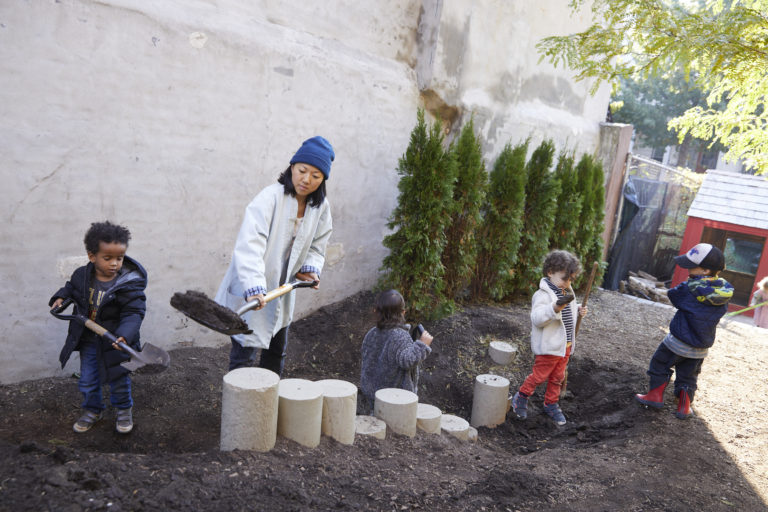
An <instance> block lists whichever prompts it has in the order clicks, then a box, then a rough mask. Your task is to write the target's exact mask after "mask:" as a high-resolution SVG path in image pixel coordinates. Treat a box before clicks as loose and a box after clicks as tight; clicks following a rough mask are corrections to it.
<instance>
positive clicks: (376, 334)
mask: <svg viewBox="0 0 768 512" xmlns="http://www.w3.org/2000/svg"><path fill="white" fill-rule="evenodd" d="M374 311H375V312H376V316H377V321H376V327H373V328H372V329H371V330H370V331H368V333H367V334H366V335H365V338H364V339H363V346H362V357H363V362H362V368H361V370H360V391H361V392H362V395H363V398H364V399H365V401H366V402H367V403H366V404H364V405H363V408H362V410H363V411H365V412H366V413H370V412H371V411H372V410H373V403H374V396H375V394H376V391H378V390H379V389H383V388H400V389H405V390H407V391H412V392H413V393H418V384H419V363H421V362H422V361H423V360H424V359H426V357H427V355H429V353H430V352H431V351H432V349H431V348H430V345H431V344H432V336H431V335H430V334H429V333H428V332H427V331H423V332H422V333H421V335H420V336H419V338H418V339H417V340H415V341H414V340H413V339H412V338H411V335H410V334H409V332H408V329H409V325H408V324H406V323H405V300H404V299H403V296H402V295H400V293H398V292H397V291H395V290H388V291H385V292H382V293H380V294H379V295H378V297H376V303H375V305H374Z"/></svg>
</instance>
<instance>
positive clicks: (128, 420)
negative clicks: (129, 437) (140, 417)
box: [115, 407, 133, 434]
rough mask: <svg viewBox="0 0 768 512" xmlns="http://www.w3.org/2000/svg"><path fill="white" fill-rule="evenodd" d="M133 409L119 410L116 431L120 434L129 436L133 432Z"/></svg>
mask: <svg viewBox="0 0 768 512" xmlns="http://www.w3.org/2000/svg"><path fill="white" fill-rule="evenodd" d="M131 410H132V408H131V407H129V408H128V409H118V410H117V422H116V423H115V430H117V432H118V433H120V434H127V433H128V432H130V431H131V430H133V414H131Z"/></svg>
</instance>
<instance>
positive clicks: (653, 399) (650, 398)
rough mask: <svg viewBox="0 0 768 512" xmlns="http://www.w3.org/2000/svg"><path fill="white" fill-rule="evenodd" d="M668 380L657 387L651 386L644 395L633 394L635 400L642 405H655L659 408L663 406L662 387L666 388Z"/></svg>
mask: <svg viewBox="0 0 768 512" xmlns="http://www.w3.org/2000/svg"><path fill="white" fill-rule="evenodd" d="M667 384H669V383H668V382H665V383H664V384H662V385H661V386H659V387H656V388H653V389H652V390H650V391H649V392H648V394H646V395H635V400H637V401H638V402H640V403H641V404H643V405H647V406H650V407H655V408H656V409H661V408H662V407H664V389H666V387H667Z"/></svg>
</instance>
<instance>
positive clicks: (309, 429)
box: [277, 379, 323, 448]
mask: <svg viewBox="0 0 768 512" xmlns="http://www.w3.org/2000/svg"><path fill="white" fill-rule="evenodd" d="M278 396H279V398H280V405H279V408H278V414H277V433H278V434H279V435H281V436H283V437H286V438H288V439H290V440H292V441H296V442H297V443H299V444H300V445H303V446H306V447H308V448H314V447H316V446H317V445H318V444H320V431H321V423H322V417H323V387H322V386H321V385H320V384H318V383H317V382H312V381H310V380H306V379H283V380H281V381H280V385H279V386H278Z"/></svg>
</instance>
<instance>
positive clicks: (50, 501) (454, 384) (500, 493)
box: [0, 291, 768, 511]
mask: <svg viewBox="0 0 768 512" xmlns="http://www.w3.org/2000/svg"><path fill="white" fill-rule="evenodd" d="M372 301H373V296H372V294H370V293H360V294H357V295H355V296H353V297H350V298H349V299H347V300H345V301H343V302H340V303H337V304H333V305H329V306H326V307H323V308H321V309H320V310H318V311H317V312H315V313H313V314H312V315H310V316H308V317H306V318H304V319H302V320H300V321H296V322H294V324H293V325H292V327H291V333H290V344H289V355H288V361H287V365H286V374H285V377H300V378H307V379H312V380H319V379H327V378H338V379H344V380H348V381H351V382H353V383H355V384H357V383H358V375H359V368H360V366H359V365H360V362H359V346H360V342H361V340H362V338H363V335H364V334H365V332H366V331H367V330H368V329H369V328H370V327H371V326H372V324H373V320H372V317H371V313H370V312H371V307H372ZM672 314H673V310H671V309H669V308H662V307H657V306H654V305H650V304H648V303H643V302H638V301H636V300H634V299H632V298H629V297H626V296H623V295H619V294H617V293H613V292H603V291H597V292H594V293H593V294H592V295H591V297H590V314H589V315H588V316H587V317H586V318H585V319H584V321H583V323H582V324H581V331H580V335H579V339H578V343H577V346H576V350H575V355H574V357H573V358H572V360H571V363H570V365H569V368H570V369H569V378H568V389H569V393H568V396H567V397H566V399H565V400H563V401H562V404H561V405H562V408H563V411H564V413H565V415H566V416H567V418H568V423H567V425H565V426H564V427H557V426H555V425H554V424H553V423H552V422H551V421H550V420H549V419H548V418H547V417H546V416H545V415H543V414H542V413H541V400H542V393H543V390H542V389H539V390H538V391H537V393H536V395H534V396H533V397H532V399H531V407H530V412H529V418H528V420H526V421H520V420H516V419H513V417H512V414H511V413H510V415H509V416H508V418H507V421H506V422H505V423H504V424H502V425H500V426H499V427H497V428H495V429H487V428H480V429H479V439H478V441H476V442H474V443H472V442H462V441H459V440H457V439H455V438H452V437H448V436H445V435H429V434H425V433H419V434H418V435H417V436H416V437H415V438H407V437H402V436H398V435H394V434H391V433H388V434H387V438H386V439H385V440H383V441H381V440H376V439H373V438H368V437H363V436H358V437H357V439H356V441H355V444H354V445H353V446H346V445H341V444H338V443H336V442H335V441H333V440H332V439H329V438H326V437H323V439H322V441H321V443H320V446H319V447H317V448H315V449H308V448H305V447H302V446H300V445H298V444H296V443H293V442H292V441H288V440H286V439H284V438H278V440H277V445H276V447H275V448H274V449H273V450H272V451H270V452H268V453H257V452H242V451H234V452H220V451H219V450H218V445H219V421H220V414H221V383H222V376H223V375H224V373H225V372H226V367H227V363H228V345H223V346H222V347H221V348H218V349H210V348H178V349H176V350H172V351H171V367H170V368H169V369H168V370H167V371H166V372H164V373H160V374H154V375H141V374H139V375H136V376H135V378H134V399H135V402H136V406H135V409H134V419H135V422H136V426H135V428H134V431H133V432H132V433H131V434H129V435H125V436H121V435H119V434H117V433H115V432H114V418H113V415H109V416H108V418H107V419H105V420H103V421H102V422H100V423H99V424H97V425H96V426H95V427H94V428H93V429H92V430H91V431H89V432H87V433H85V434H75V433H74V432H73V431H72V423H73V422H74V421H75V420H76V419H77V416H78V412H79V402H80V396H79V393H78V391H77V381H76V379H74V378H50V379H41V380H35V381H28V382H23V383H19V384H14V385H5V386H2V387H0V410H2V413H3V414H2V416H1V417H0V456H1V457H2V460H3V461H4V463H3V464H2V468H1V469H0V510H2V511H19V510H57V511H60V510H64V511H79V510H110V511H119V510H185V511H186V510H227V511H230V510H270V511H282V510H329V509H337V510H365V509H375V510H442V511H446V510H472V511H475V510H510V511H515V510H520V511H524V510H578V511H581V510H583V511H595V510H598V511H616V510H621V511H641V510H642V511H645V510H669V511H710V510H712V511H720V510H728V511H757V510H768V506H766V501H765V500H766V497H768V477H767V476H766V474H767V473H768V463H766V462H765V461H766V460H768V448H767V446H768V442H767V441H768V428H766V426H765V411H766V410H768V384H767V383H766V379H765V367H766V362H768V336H766V333H768V331H766V330H762V329H757V328H754V327H751V326H749V325H746V324H743V323H738V322H730V323H728V324H725V325H722V326H721V327H720V329H719V335H718V336H719V338H718V342H717V343H716V345H715V348H714V349H713V350H712V351H711V353H710V355H709V357H708V358H707V359H706V361H705V363H704V368H703V371H702V374H701V378H700V380H699V384H700V388H699V392H698V394H697V396H696V401H695V402H694V409H695V410H696V415H695V416H694V417H693V418H691V419H689V420H687V421H680V420H677V419H676V418H675V417H674V415H673V414H672V412H673V411H674V403H673V398H672V397H671V393H668V395H667V403H666V407H665V408H664V409H662V410H650V409H646V408H644V407H643V406H641V405H639V404H638V403H636V402H635V401H634V400H633V394H634V393H637V392H641V391H645V390H646V377H645V374H644V372H645V368H646V366H647V364H648V360H649V359H650V357H651V355H652V353H653V351H654V350H655V348H656V346H657V345H658V343H659V341H660V340H661V338H662V337H663V335H664V330H665V329H666V327H667V325H668V322H669V319H670V318H671V317H672ZM528 315H529V306H528V304H527V303H525V304H513V305H511V306H508V307H499V306H489V305H472V306H467V307H466V308H464V309H463V310H461V311H460V312H459V313H457V314H455V315H453V316H451V317H449V318H446V319H443V320H440V321H438V322H433V323H429V322H423V323H424V326H425V327H426V328H427V330H429V331H430V333H431V334H433V335H434V337H435V340H434V343H433V345H432V346H433V352H432V354H431V355H430V356H429V357H428V358H427V360H426V361H425V363H424V365H423V372H422V381H421V389H420V391H419V399H420V401H421V402H424V403H430V404H433V405H436V406H438V407H440V408H441V409H442V410H443V411H444V412H446V413H450V414H455V415H458V416H461V417H464V418H466V419H469V416H470V411H471V407H472V389H473V380H474V378H475V377H476V376H477V375H479V374H483V373H495V374H498V375H503V376H505V377H507V378H509V379H510V381H511V388H512V390H513V391H514V389H516V388H517V386H519V385H520V383H521V382H522V380H523V379H524V378H525V376H526V374H527V373H528V371H529V370H530V367H531V362H532V356H531V354H530V349H529V347H528V338H529V330H530V321H529V317H528ZM62 336H63V333H62ZM223 338H224V339H222V343H225V342H226V343H228V340H227V339H226V337H224V336H223ZM497 339H498V340H503V341H508V342H512V343H517V344H518V347H519V351H518V356H517V360H516V361H515V363H513V364H512V365H509V366H506V367H501V366H494V365H493V363H492V361H491V360H490V358H488V357H487V346H488V343H489V342H490V341H492V340H497Z"/></svg>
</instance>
